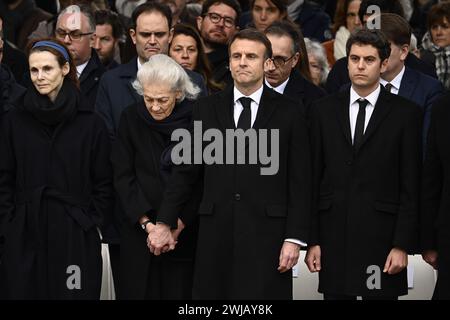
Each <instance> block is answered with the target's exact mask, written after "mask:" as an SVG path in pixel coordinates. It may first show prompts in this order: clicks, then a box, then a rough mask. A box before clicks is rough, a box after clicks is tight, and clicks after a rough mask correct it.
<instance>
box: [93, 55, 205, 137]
mask: <svg viewBox="0 0 450 320" xmlns="http://www.w3.org/2000/svg"><path fill="white" fill-rule="evenodd" d="M185 71H186V72H187V73H188V75H189V77H190V78H191V80H192V81H193V82H194V84H196V85H197V86H198V87H200V90H201V93H200V96H206V95H207V89H206V86H205V83H204V80H203V78H202V76H201V75H199V74H198V73H196V72H192V71H189V70H185ZM136 74H137V58H136V57H134V58H133V59H131V60H130V62H128V63H126V64H122V65H120V66H118V67H117V68H114V69H112V70H109V71H107V72H106V73H105V74H104V76H103V77H102V79H101V81H100V85H99V89H98V93H97V100H96V102H95V109H96V110H97V112H98V113H99V114H100V115H101V116H102V117H103V119H105V121H106V126H107V127H108V130H109V135H110V137H111V139H112V140H113V139H114V138H115V136H116V134H117V129H118V127H119V120H120V115H121V114H122V111H123V110H124V109H125V108H126V107H128V106H129V105H132V104H135V103H138V102H139V101H140V100H141V99H142V97H141V96H140V95H139V94H137V92H136V90H134V88H133V86H132V85H131V84H132V82H133V81H134V80H135V79H136Z"/></svg>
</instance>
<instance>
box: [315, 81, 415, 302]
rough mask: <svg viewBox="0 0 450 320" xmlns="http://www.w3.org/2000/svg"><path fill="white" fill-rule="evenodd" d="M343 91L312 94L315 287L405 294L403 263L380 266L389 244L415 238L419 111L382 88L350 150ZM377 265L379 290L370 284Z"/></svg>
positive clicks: (407, 244)
mask: <svg viewBox="0 0 450 320" xmlns="http://www.w3.org/2000/svg"><path fill="white" fill-rule="evenodd" d="M349 100H350V90H348V91H345V92H339V93H337V94H334V95H331V96H328V97H326V98H324V99H322V100H319V101H317V102H316V103H314V104H313V106H312V108H311V113H312V133H311V135H312V150H313V182H314V194H315V195H314V202H313V219H312V229H311V235H312V236H311V238H310V241H309V242H308V245H315V244H318V245H320V247H321V253H322V260H321V261H322V269H321V271H320V273H319V291H320V292H323V293H328V294H345V295H352V296H359V295H360V296H381V297H383V296H398V295H403V294H406V293H407V281H406V269H405V270H403V271H402V272H400V273H399V274H397V275H387V274H385V273H382V270H383V267H384V264H385V262H386V258H387V256H388V254H389V252H390V250H391V249H392V248H393V247H399V248H402V249H403V250H406V251H407V252H414V250H415V249H416V245H417V239H416V237H417V219H418V195H419V179H420V164H421V156H420V155H421V153H420V133H421V118H422V116H421V112H420V110H419V107H418V106H416V105H414V104H413V103H412V102H410V101H408V100H406V99H404V98H402V97H399V96H396V95H393V94H389V93H387V92H386V91H385V90H384V89H382V90H381V93H380V96H379V98H378V101H377V103H376V106H375V110H374V112H373V114H372V116H371V119H370V121H369V124H368V126H367V129H366V131H365V134H364V137H363V140H362V143H361V146H360V148H359V150H358V151H356V152H354V150H353V146H352V140H351V134H350V120H349ZM371 265H375V266H378V267H379V268H380V270H381V272H380V273H381V288H382V290H369V289H368V287H367V285H366V283H367V279H368V277H369V276H370V275H371V273H368V272H367V268H368V267H369V266H371Z"/></svg>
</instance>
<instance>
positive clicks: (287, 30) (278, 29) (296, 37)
mask: <svg viewBox="0 0 450 320" xmlns="http://www.w3.org/2000/svg"><path fill="white" fill-rule="evenodd" d="M264 33H265V34H266V35H268V34H271V35H275V36H278V37H283V36H286V37H289V38H290V39H292V51H293V52H292V54H295V53H297V52H299V53H300V62H299V63H298V70H299V71H300V73H301V74H302V75H303V76H304V77H305V78H306V79H308V80H310V79H311V73H310V71H309V59H308V52H307V51H306V45H305V39H304V38H303V34H302V31H301V30H300V28H299V27H298V26H297V25H296V24H295V23H293V22H290V21H289V20H280V21H275V22H274V23H272V24H271V25H270V26H268V27H267V28H266V30H264Z"/></svg>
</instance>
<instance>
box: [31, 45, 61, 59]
mask: <svg viewBox="0 0 450 320" xmlns="http://www.w3.org/2000/svg"><path fill="white" fill-rule="evenodd" d="M38 47H50V48H53V49H55V50H58V52H59V53H61V54H62V55H63V56H64V58H65V59H66V61H67V62H69V54H68V53H67V50H66V49H64V47H63V46H62V45H60V44H57V43H55V42H52V41H38V42H36V43H35V44H34V46H33V48H32V49H34V48H38Z"/></svg>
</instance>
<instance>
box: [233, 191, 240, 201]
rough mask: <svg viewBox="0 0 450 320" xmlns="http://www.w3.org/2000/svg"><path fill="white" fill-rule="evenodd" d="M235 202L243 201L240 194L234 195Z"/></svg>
mask: <svg viewBox="0 0 450 320" xmlns="http://www.w3.org/2000/svg"><path fill="white" fill-rule="evenodd" d="M234 200H236V201H239V200H241V195H240V194H239V193H236V194H235V195H234Z"/></svg>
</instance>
